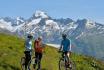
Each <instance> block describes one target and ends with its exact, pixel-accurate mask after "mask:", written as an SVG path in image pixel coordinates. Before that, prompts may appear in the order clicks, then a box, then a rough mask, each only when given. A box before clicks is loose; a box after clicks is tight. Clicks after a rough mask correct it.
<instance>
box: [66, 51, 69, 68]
mask: <svg viewBox="0 0 104 70" xmlns="http://www.w3.org/2000/svg"><path fill="white" fill-rule="evenodd" d="M65 56H66V58H65V63H66V65H67V67H68V66H69V56H68V51H65Z"/></svg>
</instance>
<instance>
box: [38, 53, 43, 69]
mask: <svg viewBox="0 0 104 70" xmlns="http://www.w3.org/2000/svg"><path fill="white" fill-rule="evenodd" d="M42 55H43V54H42V53H39V61H38V69H41V59H42Z"/></svg>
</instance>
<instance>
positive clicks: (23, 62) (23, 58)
mask: <svg viewBox="0 0 104 70" xmlns="http://www.w3.org/2000/svg"><path fill="white" fill-rule="evenodd" d="M20 64H21V68H22V70H25V57H22V58H21V62H20Z"/></svg>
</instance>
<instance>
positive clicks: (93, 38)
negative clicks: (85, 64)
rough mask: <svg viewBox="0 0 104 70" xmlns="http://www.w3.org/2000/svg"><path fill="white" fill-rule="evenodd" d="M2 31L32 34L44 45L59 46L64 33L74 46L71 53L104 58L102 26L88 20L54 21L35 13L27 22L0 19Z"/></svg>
mask: <svg viewBox="0 0 104 70" xmlns="http://www.w3.org/2000/svg"><path fill="white" fill-rule="evenodd" d="M2 30H8V31H10V32H13V33H16V34H18V35H19V36H25V35H26V34H28V33H32V34H33V35H34V38H37V37H38V36H42V37H43V41H44V42H45V43H55V44H59V43H60V41H61V34H62V33H66V34H67V35H68V37H69V38H70V39H71V40H72V44H74V48H73V49H72V50H73V51H75V52H78V53H83V54H85V55H91V56H95V57H97V58H102V57H104V55H103V53H104V43H103V41H104V25H102V24H99V23H96V22H94V21H92V20H89V19H82V20H79V19H78V20H77V21H74V20H72V19H70V18H66V19H63V18H61V19H54V18H51V17H50V16H48V15H47V13H45V12H43V11H36V12H35V13H34V14H33V15H32V17H30V18H29V19H27V20H25V19H24V18H22V17H17V18H10V17H6V18H0V31H2Z"/></svg>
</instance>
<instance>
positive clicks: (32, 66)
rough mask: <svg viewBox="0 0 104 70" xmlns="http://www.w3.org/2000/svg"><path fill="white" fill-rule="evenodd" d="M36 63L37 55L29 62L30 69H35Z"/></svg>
mask: <svg viewBox="0 0 104 70" xmlns="http://www.w3.org/2000/svg"><path fill="white" fill-rule="evenodd" d="M34 64H35V57H33V58H32V59H31V60H30V61H29V64H28V69H29V68H30V69H31V70H34Z"/></svg>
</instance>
